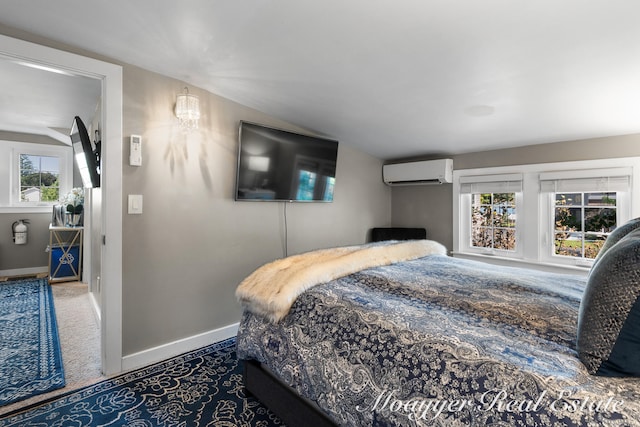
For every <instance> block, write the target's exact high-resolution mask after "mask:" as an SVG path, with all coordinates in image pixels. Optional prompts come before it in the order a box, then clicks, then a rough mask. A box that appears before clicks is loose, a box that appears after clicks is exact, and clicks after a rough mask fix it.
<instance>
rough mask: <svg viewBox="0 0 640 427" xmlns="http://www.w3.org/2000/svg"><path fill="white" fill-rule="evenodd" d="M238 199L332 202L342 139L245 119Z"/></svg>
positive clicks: (238, 178)
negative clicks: (298, 131)
mask: <svg viewBox="0 0 640 427" xmlns="http://www.w3.org/2000/svg"><path fill="white" fill-rule="evenodd" d="M239 140H240V141H239V146H238V174H237V177H236V200H244V201H249V200H250V201H289V202H331V201H333V192H334V187H335V181H336V161H337V157H338V141H335V140H332V139H328V138H321V137H316V136H309V135H301V134H298V133H294V132H289V131H285V130H281V129H274V128H271V127H267V126H263V125H259V124H256V123H250V122H245V121H241V122H240V131H239Z"/></svg>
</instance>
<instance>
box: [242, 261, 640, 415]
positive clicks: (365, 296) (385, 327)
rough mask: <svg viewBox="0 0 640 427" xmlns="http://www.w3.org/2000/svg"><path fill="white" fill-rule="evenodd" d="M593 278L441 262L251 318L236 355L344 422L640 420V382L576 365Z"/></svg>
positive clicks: (360, 281) (352, 281)
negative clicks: (276, 317) (581, 313)
mask: <svg viewBox="0 0 640 427" xmlns="http://www.w3.org/2000/svg"><path fill="white" fill-rule="evenodd" d="M584 286H585V278H584V277H579V276H572V275H559V274H551V273H544V272H538V271H534V270H528V269H517V268H507V267H497V266H494V265H488V264H484V263H480V262H476V261H468V260H462V259H457V258H451V257H447V256H442V255H432V256H427V257H424V258H420V259H417V260H414V261H408V262H402V263H398V264H394V265H390V266H384V267H376V268H370V269H367V270H363V271H361V272H359V273H356V274H352V275H350V276H346V277H343V278H340V279H337V280H333V281H331V282H329V283H325V284H321V285H317V286H316V287H314V288H312V289H310V290H308V291H306V292H304V293H303V294H302V295H301V296H299V297H298V299H297V300H296V302H295V303H294V304H293V306H292V308H291V311H290V312H289V314H288V315H287V316H286V317H285V318H284V319H283V320H281V321H280V322H278V323H275V324H274V323H270V322H268V321H265V320H264V319H262V318H260V317H259V316H256V315H254V314H252V313H250V312H248V311H245V313H244V314H243V320H242V322H241V324H240V329H239V332H238V339H237V351H238V356H239V357H240V358H243V359H255V360H257V361H259V362H262V363H264V364H265V365H266V366H267V367H269V368H270V369H271V370H272V371H273V372H274V373H275V374H276V375H278V376H279V377H280V378H281V379H283V380H284V382H286V383H288V384H290V385H291V386H293V387H294V388H295V389H297V390H298V392H299V393H300V394H301V395H303V396H305V397H307V398H309V399H311V400H313V401H315V402H317V404H318V405H319V406H320V407H321V408H322V409H323V410H324V411H325V412H326V413H328V414H329V415H330V416H331V417H332V418H333V419H334V420H335V421H336V423H337V424H339V425H344V426H358V427H360V426H427V425H428V426H486V425H491V426H640V404H639V403H638V402H640V380H639V379H633V378H626V379H625V378H604V377H596V376H591V375H589V374H588V373H587V371H586V369H585V367H584V366H583V365H582V364H581V363H580V361H579V360H578V358H577V353H576V350H575V344H576V325H577V316H578V308H579V304H580V298H581V295H582V292H583V289H584Z"/></svg>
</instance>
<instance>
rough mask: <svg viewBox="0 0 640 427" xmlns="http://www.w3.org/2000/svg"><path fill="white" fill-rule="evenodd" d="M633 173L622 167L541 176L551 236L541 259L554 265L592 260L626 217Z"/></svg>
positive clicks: (541, 190)
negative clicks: (547, 260)
mask: <svg viewBox="0 0 640 427" xmlns="http://www.w3.org/2000/svg"><path fill="white" fill-rule="evenodd" d="M632 174H633V170H632V169H631V168H625V167H618V168H610V169H585V170H580V171H575V172H572V173H567V172H548V173H542V174H540V192H541V194H542V195H543V198H544V199H543V203H542V206H543V208H544V209H545V211H546V212H547V214H548V216H549V217H550V220H549V222H548V223H547V225H546V227H548V228H547V230H548V233H549V234H550V235H551V236H552V238H551V239H550V240H549V242H547V245H546V248H544V252H543V256H544V257H546V258H547V259H549V260H550V261H552V262H554V263H557V262H561V263H571V262H572V260H574V261H573V262H578V263H579V262H580V261H581V260H582V261H583V262H586V261H590V260H593V259H595V258H596V256H597V255H598V252H600V248H602V245H603V244H604V241H605V240H606V238H607V236H608V235H609V234H610V233H611V232H612V231H613V230H614V229H615V228H616V227H617V226H618V225H620V224H622V223H623V222H625V221H626V220H627V219H628V218H629V216H628V215H627V214H626V213H625V212H628V211H629V209H628V205H629V199H630V197H631V180H630V178H631V176H632ZM545 194H547V195H546V196H544V195H545Z"/></svg>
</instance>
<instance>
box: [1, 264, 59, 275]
mask: <svg viewBox="0 0 640 427" xmlns="http://www.w3.org/2000/svg"><path fill="white" fill-rule="evenodd" d="M47 271H49V267H47V266H46V265H45V266H44V267H29V268H14V269H11V270H0V277H12V276H26V275H29V274H40V273H46V272H47Z"/></svg>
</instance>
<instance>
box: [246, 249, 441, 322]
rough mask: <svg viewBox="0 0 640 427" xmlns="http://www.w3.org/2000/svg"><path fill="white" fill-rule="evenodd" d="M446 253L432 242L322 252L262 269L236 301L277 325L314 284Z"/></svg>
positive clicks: (255, 273) (250, 279)
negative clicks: (367, 269) (369, 269)
mask: <svg viewBox="0 0 640 427" xmlns="http://www.w3.org/2000/svg"><path fill="white" fill-rule="evenodd" d="M446 252H447V251H446V248H445V247H444V246H442V245H441V244H440V243H438V242H434V241H432V240H410V241H405V242H402V243H392V244H384V245H362V246H345V247H339V248H333V249H321V250H317V251H312V252H307V253H303V254H300V255H293V256H290V257H287V258H283V259H279V260H276V261H273V262H271V263H269V264H265V265H263V266H262V267H260V268H258V269H257V270H256V271H254V272H253V273H252V274H251V275H249V276H248V277H247V278H246V279H244V280H243V281H242V283H240V285H239V286H238V289H236V297H237V298H238V300H239V301H240V302H241V303H242V305H243V306H244V307H245V308H246V309H248V310H249V311H251V312H253V313H255V314H259V315H263V316H265V317H267V318H268V319H270V320H271V321H273V322H277V321H279V320H280V319H282V318H283V317H284V316H285V315H286V314H287V313H288V312H289V309H290V308H291V305H292V304H293V302H294V301H295V299H296V298H297V297H298V295H300V294H301V293H303V292H304V291H306V290H307V289H309V288H311V287H313V286H315V285H317V284H320V283H326V282H329V281H331V280H334V279H337V278H339V277H344V276H347V275H349V274H352V273H355V272H357V271H360V270H364V269H366V268H370V267H376V266H382V265H389V264H393V263H396V262H400V261H408V260H412V259H417V258H421V257H424V256H426V255H430V254H441V255H445V254H446Z"/></svg>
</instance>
